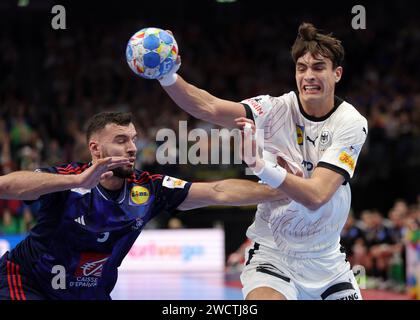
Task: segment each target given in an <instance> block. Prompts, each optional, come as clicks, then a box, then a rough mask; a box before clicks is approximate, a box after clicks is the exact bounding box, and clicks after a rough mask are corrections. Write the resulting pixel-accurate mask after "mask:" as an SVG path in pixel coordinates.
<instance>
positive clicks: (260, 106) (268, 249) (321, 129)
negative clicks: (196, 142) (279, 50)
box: [159, 23, 368, 300]
mask: <svg viewBox="0 0 420 320" xmlns="http://www.w3.org/2000/svg"><path fill="white" fill-rule="evenodd" d="M291 55H292V58H293V60H294V62H295V65H296V68H295V78H296V85H297V90H296V92H294V91H292V92H289V93H285V94H283V95H281V96H279V97H272V96H269V95H260V96H257V97H254V98H249V99H245V100H243V101H241V102H233V101H228V100H224V99H220V98H217V97H215V96H213V95H211V94H210V93H208V92H206V91H204V90H202V89H199V88H197V87H195V86H193V85H191V84H189V83H187V82H186V81H185V80H184V79H182V78H181V77H180V76H179V75H178V74H177V73H176V72H177V70H178V69H179V66H180V61H179V63H178V65H177V66H176V67H174V69H173V70H172V72H171V73H170V74H168V75H166V76H165V77H164V78H162V79H160V80H159V81H160V83H161V85H162V87H163V88H164V89H165V91H166V92H167V93H168V94H169V96H170V97H171V98H172V99H173V100H174V101H175V103H176V104H177V105H178V106H180V107H181V108H182V109H184V110H185V111H186V112H188V113H190V114H191V115H193V116H194V117H196V118H199V119H202V120H205V121H208V122H211V123H215V124H218V125H222V126H225V127H238V126H239V127H241V128H244V127H245V124H246V123H249V124H251V126H252V129H253V130H254V131H255V129H261V130H258V132H261V131H262V132H263V136H264V139H263V141H264V144H263V148H264V152H263V157H262V158H259V157H258V156H257V157H253V156H252V155H246V154H245V155H244V161H245V162H246V163H247V164H248V166H249V167H250V168H251V169H252V171H253V173H254V174H255V175H257V176H258V177H259V178H260V179H261V182H263V183H266V184H268V185H270V186H272V187H275V188H279V189H280V190H281V191H282V192H284V193H285V194H286V195H287V196H288V198H289V199H290V200H289V201H287V202H284V201H283V202H275V201H273V202H272V203H265V204H260V205H258V209H257V213H256V217H255V221H254V223H253V224H252V225H251V226H250V227H249V229H248V231H247V236H248V237H249V238H251V239H252V240H253V244H252V246H251V247H250V248H249V250H247V254H246V255H247V256H246V260H245V261H246V262H245V268H244V270H243V273H242V275H241V281H242V284H243V294H244V297H245V298H246V299H249V300H252V299H279V300H281V299H288V300H289V299H290V300H294V299H318V300H329V299H348V300H359V299H362V297H361V294H360V290H359V288H358V285H357V282H356V280H355V277H354V275H353V273H352V271H351V269H350V265H349V263H348V262H347V261H346V259H345V254H344V253H342V252H341V250H340V232H341V230H342V228H343V226H344V223H345V221H346V219H347V215H348V213H349V210H350V203H351V191H350V185H349V182H350V179H351V178H352V176H353V174H354V170H355V167H356V163H357V158H358V156H359V154H360V151H361V149H362V146H363V143H364V142H365V140H366V137H367V130H368V125H367V121H366V119H365V118H364V117H363V116H362V115H361V114H360V113H359V112H358V111H357V110H356V109H355V108H354V107H353V106H352V105H351V104H349V103H347V102H345V101H343V100H342V99H340V98H338V97H336V96H335V85H336V83H338V82H339V81H340V79H341V76H342V73H343V68H342V62H343V59H344V49H343V46H342V45H341V42H340V41H339V40H338V39H336V38H335V37H333V36H332V35H329V34H324V33H321V32H320V31H318V30H317V29H316V28H315V27H314V26H313V25H312V24H309V23H303V24H301V25H300V27H299V31H298V36H297V39H296V41H295V43H294V44H293V46H292V50H291ZM254 123H255V126H254ZM247 126H250V125H247ZM251 135H252V134H251V131H250V130H244V136H245V139H251Z"/></svg>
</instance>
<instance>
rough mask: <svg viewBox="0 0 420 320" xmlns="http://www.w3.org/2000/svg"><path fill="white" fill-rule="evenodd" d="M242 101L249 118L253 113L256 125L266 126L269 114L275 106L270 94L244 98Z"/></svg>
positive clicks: (258, 126)
mask: <svg viewBox="0 0 420 320" xmlns="http://www.w3.org/2000/svg"><path fill="white" fill-rule="evenodd" d="M241 103H242V104H243V105H244V106H245V111H246V115H247V118H250V114H251V115H252V116H253V119H252V120H254V122H255V125H256V127H257V128H262V127H264V122H265V120H266V117H267V114H268V113H269V112H270V110H271V109H272V108H273V98H272V97H271V96H269V95H261V96H257V97H254V98H249V99H245V100H242V101H241ZM250 111H251V112H250Z"/></svg>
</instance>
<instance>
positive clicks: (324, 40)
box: [291, 22, 344, 69]
mask: <svg viewBox="0 0 420 320" xmlns="http://www.w3.org/2000/svg"><path fill="white" fill-rule="evenodd" d="M307 52H310V53H311V54H312V55H313V56H315V55H318V54H319V55H321V56H323V57H326V58H329V59H330V60H331V61H332V64H333V68H334V69H335V68H337V67H338V66H341V65H342V63H343V60H344V48H343V46H342V44H341V41H340V40H338V39H337V38H335V37H333V36H332V34H331V33H330V34H324V33H321V32H320V31H319V30H318V29H317V28H315V27H314V25H313V24H311V23H307V22H304V23H302V24H301V25H300V26H299V31H298V36H297V38H296V40H295V43H294V44H293V46H292V50H291V54H292V58H293V61H294V62H295V63H296V62H297V60H298V59H299V58H300V57H301V56H303V55H305V54H306V53H307Z"/></svg>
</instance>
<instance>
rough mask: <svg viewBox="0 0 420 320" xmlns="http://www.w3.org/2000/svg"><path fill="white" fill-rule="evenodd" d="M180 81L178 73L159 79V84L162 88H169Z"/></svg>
mask: <svg viewBox="0 0 420 320" xmlns="http://www.w3.org/2000/svg"><path fill="white" fill-rule="evenodd" d="M176 79H178V75H177V74H176V73H170V74H167V75H166V76H164V77H163V78H162V79H159V83H160V85H161V86H162V87H168V86H171V85H173V84H174V83H175V82H176Z"/></svg>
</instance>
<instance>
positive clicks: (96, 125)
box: [86, 112, 133, 142]
mask: <svg viewBox="0 0 420 320" xmlns="http://www.w3.org/2000/svg"><path fill="white" fill-rule="evenodd" d="M132 122H133V116H132V114H131V113H130V112H101V113H97V114H95V115H94V116H93V117H92V118H90V119H89V120H88V122H87V129H86V140H87V142H89V139H90V137H91V136H92V134H94V133H95V132H98V131H100V130H102V129H103V128H105V126H106V125H107V124H109V123H115V124H117V125H119V126H128V125H129V124H130V123H132Z"/></svg>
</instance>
